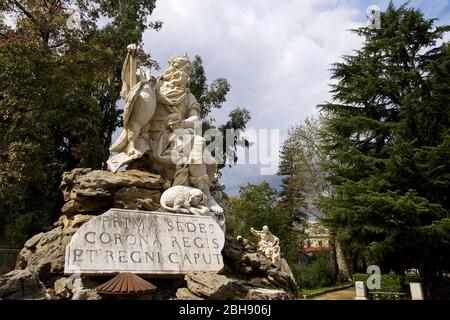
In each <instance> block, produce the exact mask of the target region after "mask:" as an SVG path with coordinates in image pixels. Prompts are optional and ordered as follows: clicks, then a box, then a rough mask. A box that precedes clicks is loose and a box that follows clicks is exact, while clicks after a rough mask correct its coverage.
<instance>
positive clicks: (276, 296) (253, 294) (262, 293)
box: [245, 288, 291, 300]
mask: <svg viewBox="0 0 450 320" xmlns="http://www.w3.org/2000/svg"><path fill="white" fill-rule="evenodd" d="M245 299H248V300H291V297H290V296H289V294H288V293H287V292H286V291H284V290H280V289H266V288H251V289H249V290H248V292H247V295H246V296H245Z"/></svg>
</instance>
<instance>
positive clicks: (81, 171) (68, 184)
mask: <svg viewBox="0 0 450 320" xmlns="http://www.w3.org/2000/svg"><path fill="white" fill-rule="evenodd" d="M91 171H92V169H89V168H76V169H73V170H72V171H67V172H64V173H63V175H62V179H61V185H60V187H59V188H60V190H61V191H62V192H63V195H64V201H69V200H70V193H71V191H72V188H73V187H74V185H75V183H76V181H77V178H78V177H79V176H82V175H85V174H88V173H89V172H91Z"/></svg>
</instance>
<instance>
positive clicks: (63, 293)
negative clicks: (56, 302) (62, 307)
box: [54, 277, 72, 299]
mask: <svg viewBox="0 0 450 320" xmlns="http://www.w3.org/2000/svg"><path fill="white" fill-rule="evenodd" d="M67 281H68V279H67V278H66V277H62V278H59V279H58V280H56V281H55V284H54V288H55V289H54V291H55V294H56V295H57V296H58V297H61V298H63V299H69V298H70V297H71V296H72V291H71V290H70V289H69V288H68V287H67Z"/></svg>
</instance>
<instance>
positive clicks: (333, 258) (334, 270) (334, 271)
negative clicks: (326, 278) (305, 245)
mask: <svg viewBox="0 0 450 320" xmlns="http://www.w3.org/2000/svg"><path fill="white" fill-rule="evenodd" d="M330 264H331V276H332V279H333V283H336V282H337V280H338V275H339V266H338V261H337V253H336V232H335V231H334V230H330Z"/></svg>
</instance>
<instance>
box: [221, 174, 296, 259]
mask: <svg viewBox="0 0 450 320" xmlns="http://www.w3.org/2000/svg"><path fill="white" fill-rule="evenodd" d="M227 209H228V210H227V230H228V231H227V232H230V233H231V234H233V235H234V236H238V235H241V236H243V237H244V238H247V239H249V240H251V241H256V240H258V239H255V236H254V235H252V234H251V232H250V228H255V229H258V230H261V229H262V227H263V226H264V225H267V226H269V228H270V231H271V232H272V233H273V234H274V235H276V236H277V237H278V238H280V243H281V250H282V252H283V254H284V256H285V258H286V259H287V260H288V261H295V260H296V259H297V253H296V245H297V237H296V234H295V231H294V230H293V228H292V216H291V215H290V213H289V212H288V211H285V210H282V208H281V206H280V205H279V194H278V191H277V190H275V189H274V188H272V187H270V185H269V184H268V183H267V182H263V183H261V184H259V185H253V184H247V185H244V186H242V187H241V188H240V189H239V198H230V199H229V200H228V203H227Z"/></svg>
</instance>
